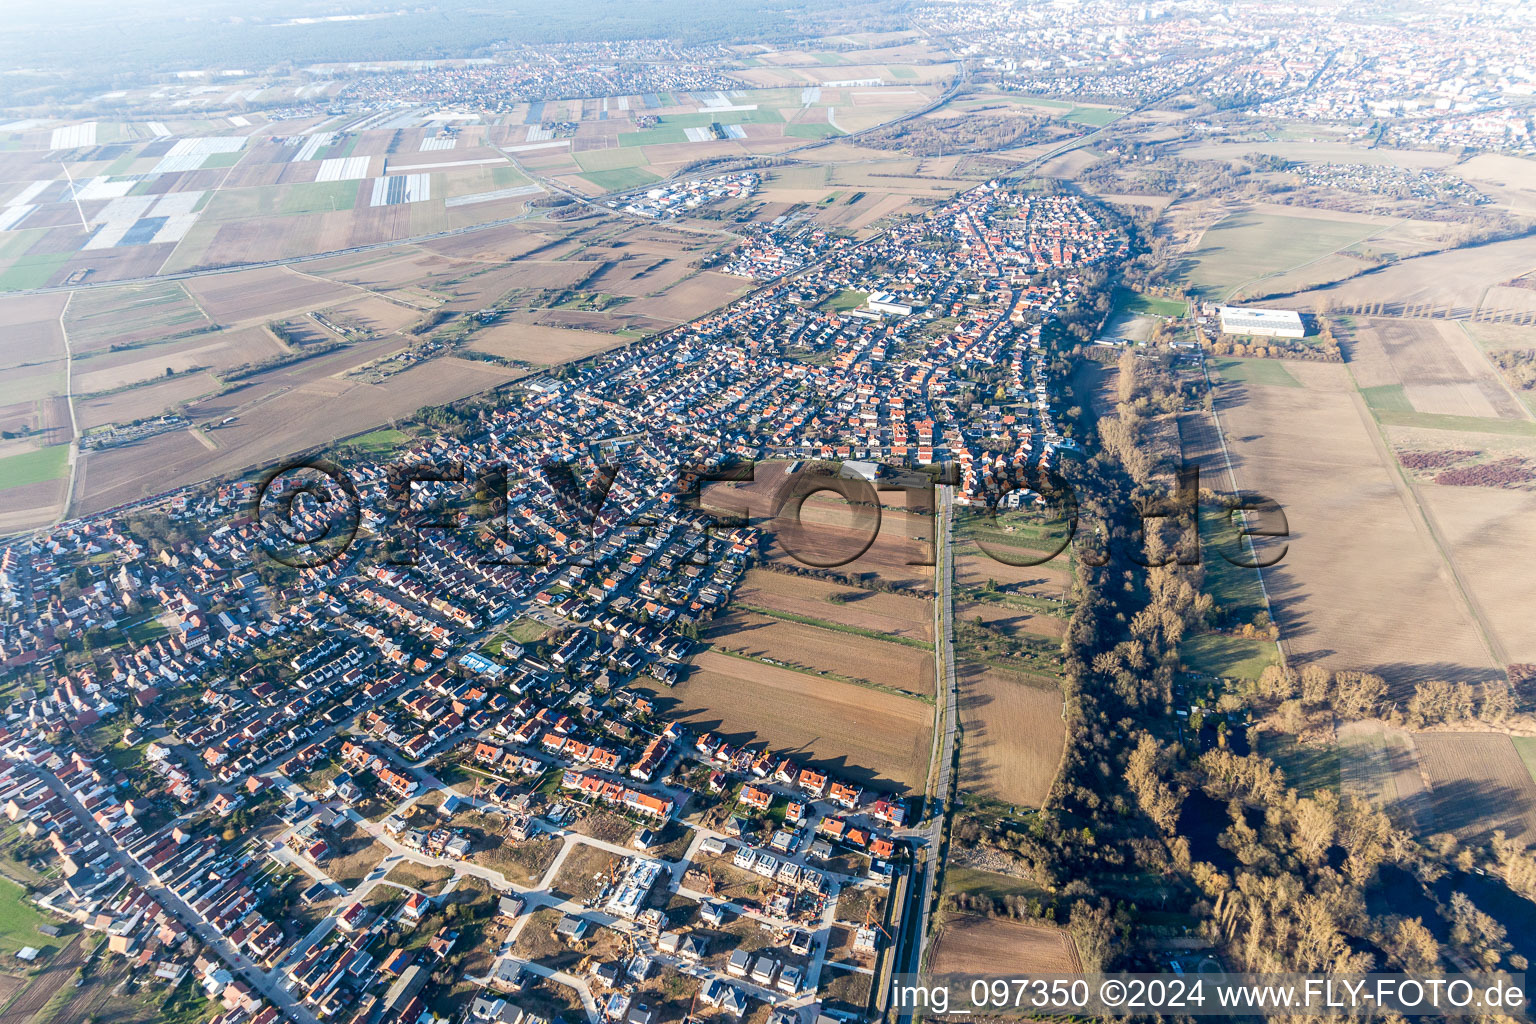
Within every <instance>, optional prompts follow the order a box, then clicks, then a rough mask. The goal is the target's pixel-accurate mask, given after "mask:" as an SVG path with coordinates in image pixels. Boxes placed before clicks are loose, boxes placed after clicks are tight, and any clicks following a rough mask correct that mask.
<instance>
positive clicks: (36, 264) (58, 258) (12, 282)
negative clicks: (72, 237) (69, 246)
mask: <svg viewBox="0 0 1536 1024" xmlns="http://www.w3.org/2000/svg"><path fill="white" fill-rule="evenodd" d="M73 255H74V253H72V252H48V253H42V254H40V255H31V256H22V257H20V258H19V259H17V260H16V261H15V262H14V263H12V264H11V265H10V266H9V267H7V268H6V270H5V272H4V273H0V292H15V291H24V290H26V289H28V288H41V287H43V285H45V284H47V283H48V280H49V278H51V277H53V275H54V274H55V273H57V272H58V269H59V268H60V267H62V266H63V265H64V264H65V263H67V262H69V258H70V257H71V256H73Z"/></svg>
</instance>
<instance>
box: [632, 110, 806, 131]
mask: <svg viewBox="0 0 1536 1024" xmlns="http://www.w3.org/2000/svg"><path fill="white" fill-rule="evenodd" d="M717 121H718V122H719V123H720V124H782V123H783V122H784V115H783V114H780V113H779V112H778V111H777V110H774V109H773V108H772V107H766V108H765V107H759V108H758V109H757V110H722V111H720V112H718V113H712V112H710V111H707V110H702V111H699V112H697V113H693V114H662V115H661V116H660V117H659V118H657V123H658V124H659V125H660V126H661V127H663V128H708V127H709V126H710V125H712V124H714V123H715V122H717Z"/></svg>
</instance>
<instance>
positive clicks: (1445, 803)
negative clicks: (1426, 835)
mask: <svg viewBox="0 0 1536 1024" xmlns="http://www.w3.org/2000/svg"><path fill="white" fill-rule="evenodd" d="M1430 805H1431V807H1432V808H1433V809H1434V816H1435V821H1434V828H1435V831H1437V832H1453V833H1455V834H1456V836H1457V838H1459V839H1460V840H1461V841H1462V842H1463V843H1464V844H1468V845H1481V844H1483V843H1485V842H1487V841H1488V840H1490V839H1491V838H1493V833H1494V831H1495V830H1496V829H1499V830H1503V832H1504V833H1505V835H1507V836H1509V837H1510V838H1511V839H1514V840H1516V841H1517V842H1523V841H1525V839H1526V838H1527V837H1526V832H1527V830H1528V822H1527V820H1526V815H1527V813H1529V812H1530V811H1531V810H1532V806H1531V800H1530V799H1529V795H1528V794H1527V793H1523V792H1521V791H1519V790H1517V789H1514V788H1512V787H1510V786H1504V785H1500V784H1499V783H1490V782H1479V781H1475V780H1472V779H1451V780H1448V781H1445V782H1441V783H1437V784H1436V785H1435V787H1434V790H1433V793H1432V796H1431V799H1430Z"/></svg>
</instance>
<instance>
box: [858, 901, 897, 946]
mask: <svg viewBox="0 0 1536 1024" xmlns="http://www.w3.org/2000/svg"><path fill="white" fill-rule="evenodd" d="M864 927H865V928H873V929H874V930H875V931H877V932H879V933H880V934H881V935H884V936H885V939H886V941H887V942H895V941H896V939H895V937H894V936H892V935H891V933H890V932H888V931H886V930H885V925H883V924H876V923H875V903H874V901H873V900H871V901H869V902H868V903H866V904H864Z"/></svg>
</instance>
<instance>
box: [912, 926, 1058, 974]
mask: <svg viewBox="0 0 1536 1024" xmlns="http://www.w3.org/2000/svg"><path fill="white" fill-rule="evenodd" d="M928 969H929V970H930V971H932V972H933V973H935V974H986V975H995V976H1001V975H1004V974H1006V973H1008V972H1010V971H1038V972H1050V973H1061V974H1072V973H1075V972H1078V971H1081V970H1082V969H1083V966H1082V962H1081V961H1080V960H1079V959H1078V956H1077V947H1075V946H1074V945H1073V944H1072V938H1071V936H1069V935H1068V934H1067V933H1066V932H1065V931H1063V930H1062V929H1060V928H1053V927H1051V926H1050V925H1045V924H1035V923H1033V922H1029V921H1013V920H1009V919H1007V918H986V917H976V916H972V915H968V914H954V915H951V916H949V917H947V918H946V919H945V921H944V923H943V925H942V926H941V927H940V929H939V935H938V942H937V944H936V945H935V947H934V950H933V962H932V963H931V964H929V968H928Z"/></svg>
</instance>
